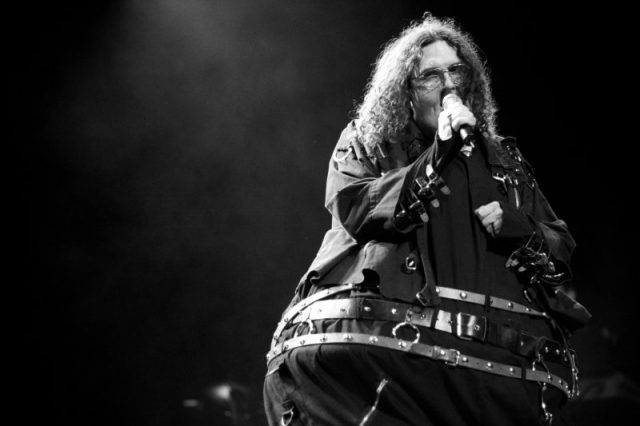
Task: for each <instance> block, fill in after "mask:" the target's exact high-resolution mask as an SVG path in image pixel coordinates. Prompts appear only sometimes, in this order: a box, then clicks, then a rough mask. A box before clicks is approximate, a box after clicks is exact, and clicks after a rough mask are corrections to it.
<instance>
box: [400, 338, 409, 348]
mask: <svg viewBox="0 0 640 426" xmlns="http://www.w3.org/2000/svg"><path fill="white" fill-rule="evenodd" d="M398 346H400V347H401V348H404V347H405V346H407V344H406V343H405V342H404V341H402V340H400V341H398Z"/></svg>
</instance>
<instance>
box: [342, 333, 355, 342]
mask: <svg viewBox="0 0 640 426" xmlns="http://www.w3.org/2000/svg"><path fill="white" fill-rule="evenodd" d="M343 339H344V340H346V341H351V340H353V336H352V335H350V334H345V335H344V337H343Z"/></svg>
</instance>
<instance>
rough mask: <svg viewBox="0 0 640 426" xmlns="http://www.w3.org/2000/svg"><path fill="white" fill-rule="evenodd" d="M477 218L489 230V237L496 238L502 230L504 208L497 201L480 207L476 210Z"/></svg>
mask: <svg viewBox="0 0 640 426" xmlns="http://www.w3.org/2000/svg"><path fill="white" fill-rule="evenodd" d="M474 213H475V214H476V217H477V218H478V219H480V222H482V226H484V228H485V229H486V230H487V232H488V233H489V235H491V236H492V237H493V238H495V237H496V236H497V235H498V234H499V233H500V230H501V229H502V213H503V212H502V207H500V203H499V202H497V201H492V202H490V203H489V204H485V205H484V206H480V207H478V208H477V209H475V211H474Z"/></svg>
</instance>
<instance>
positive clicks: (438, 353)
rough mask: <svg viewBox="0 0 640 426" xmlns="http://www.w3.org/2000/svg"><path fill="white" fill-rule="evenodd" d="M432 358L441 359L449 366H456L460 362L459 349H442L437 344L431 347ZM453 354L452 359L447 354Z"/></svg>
mask: <svg viewBox="0 0 640 426" xmlns="http://www.w3.org/2000/svg"><path fill="white" fill-rule="evenodd" d="M433 354H434V358H435V359H438V360H442V361H443V362H444V363H445V364H446V365H448V366H449V367H457V366H458V364H459V362H460V351H459V350H457V349H444V348H441V347H439V346H434V347H433ZM451 354H453V360H452V359H450V358H451V357H450V356H449V355H451Z"/></svg>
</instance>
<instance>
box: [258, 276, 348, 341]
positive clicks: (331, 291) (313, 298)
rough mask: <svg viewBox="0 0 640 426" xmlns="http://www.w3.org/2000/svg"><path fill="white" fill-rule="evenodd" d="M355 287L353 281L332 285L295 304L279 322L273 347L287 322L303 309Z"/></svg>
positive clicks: (274, 334)
mask: <svg viewBox="0 0 640 426" xmlns="http://www.w3.org/2000/svg"><path fill="white" fill-rule="evenodd" d="M355 287H356V285H355V284H352V283H349V284H342V285H338V286H335V287H331V288H328V289H326V290H322V291H319V292H317V293H316V294H314V295H312V296H309V297H307V298H305V299H302V300H301V301H300V302H298V303H296V304H295V305H293V306H292V307H291V308H290V309H289V310H288V311H287V312H285V313H284V315H282V319H281V320H280V322H278V326H277V327H276V331H275V332H274V333H273V339H272V340H271V347H272V348H273V347H274V346H275V345H276V343H277V342H278V339H279V338H280V334H282V330H284V329H285V327H286V326H287V324H289V322H290V321H291V320H292V319H293V318H295V317H296V315H298V313H299V312H300V311H301V310H303V309H304V308H306V307H307V306H309V305H311V304H313V303H315V302H317V301H319V300H322V299H326V298H327V297H331V296H333V295H335V294H338V293H342V292H345V291H350V290H353V289H354V288H355Z"/></svg>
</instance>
